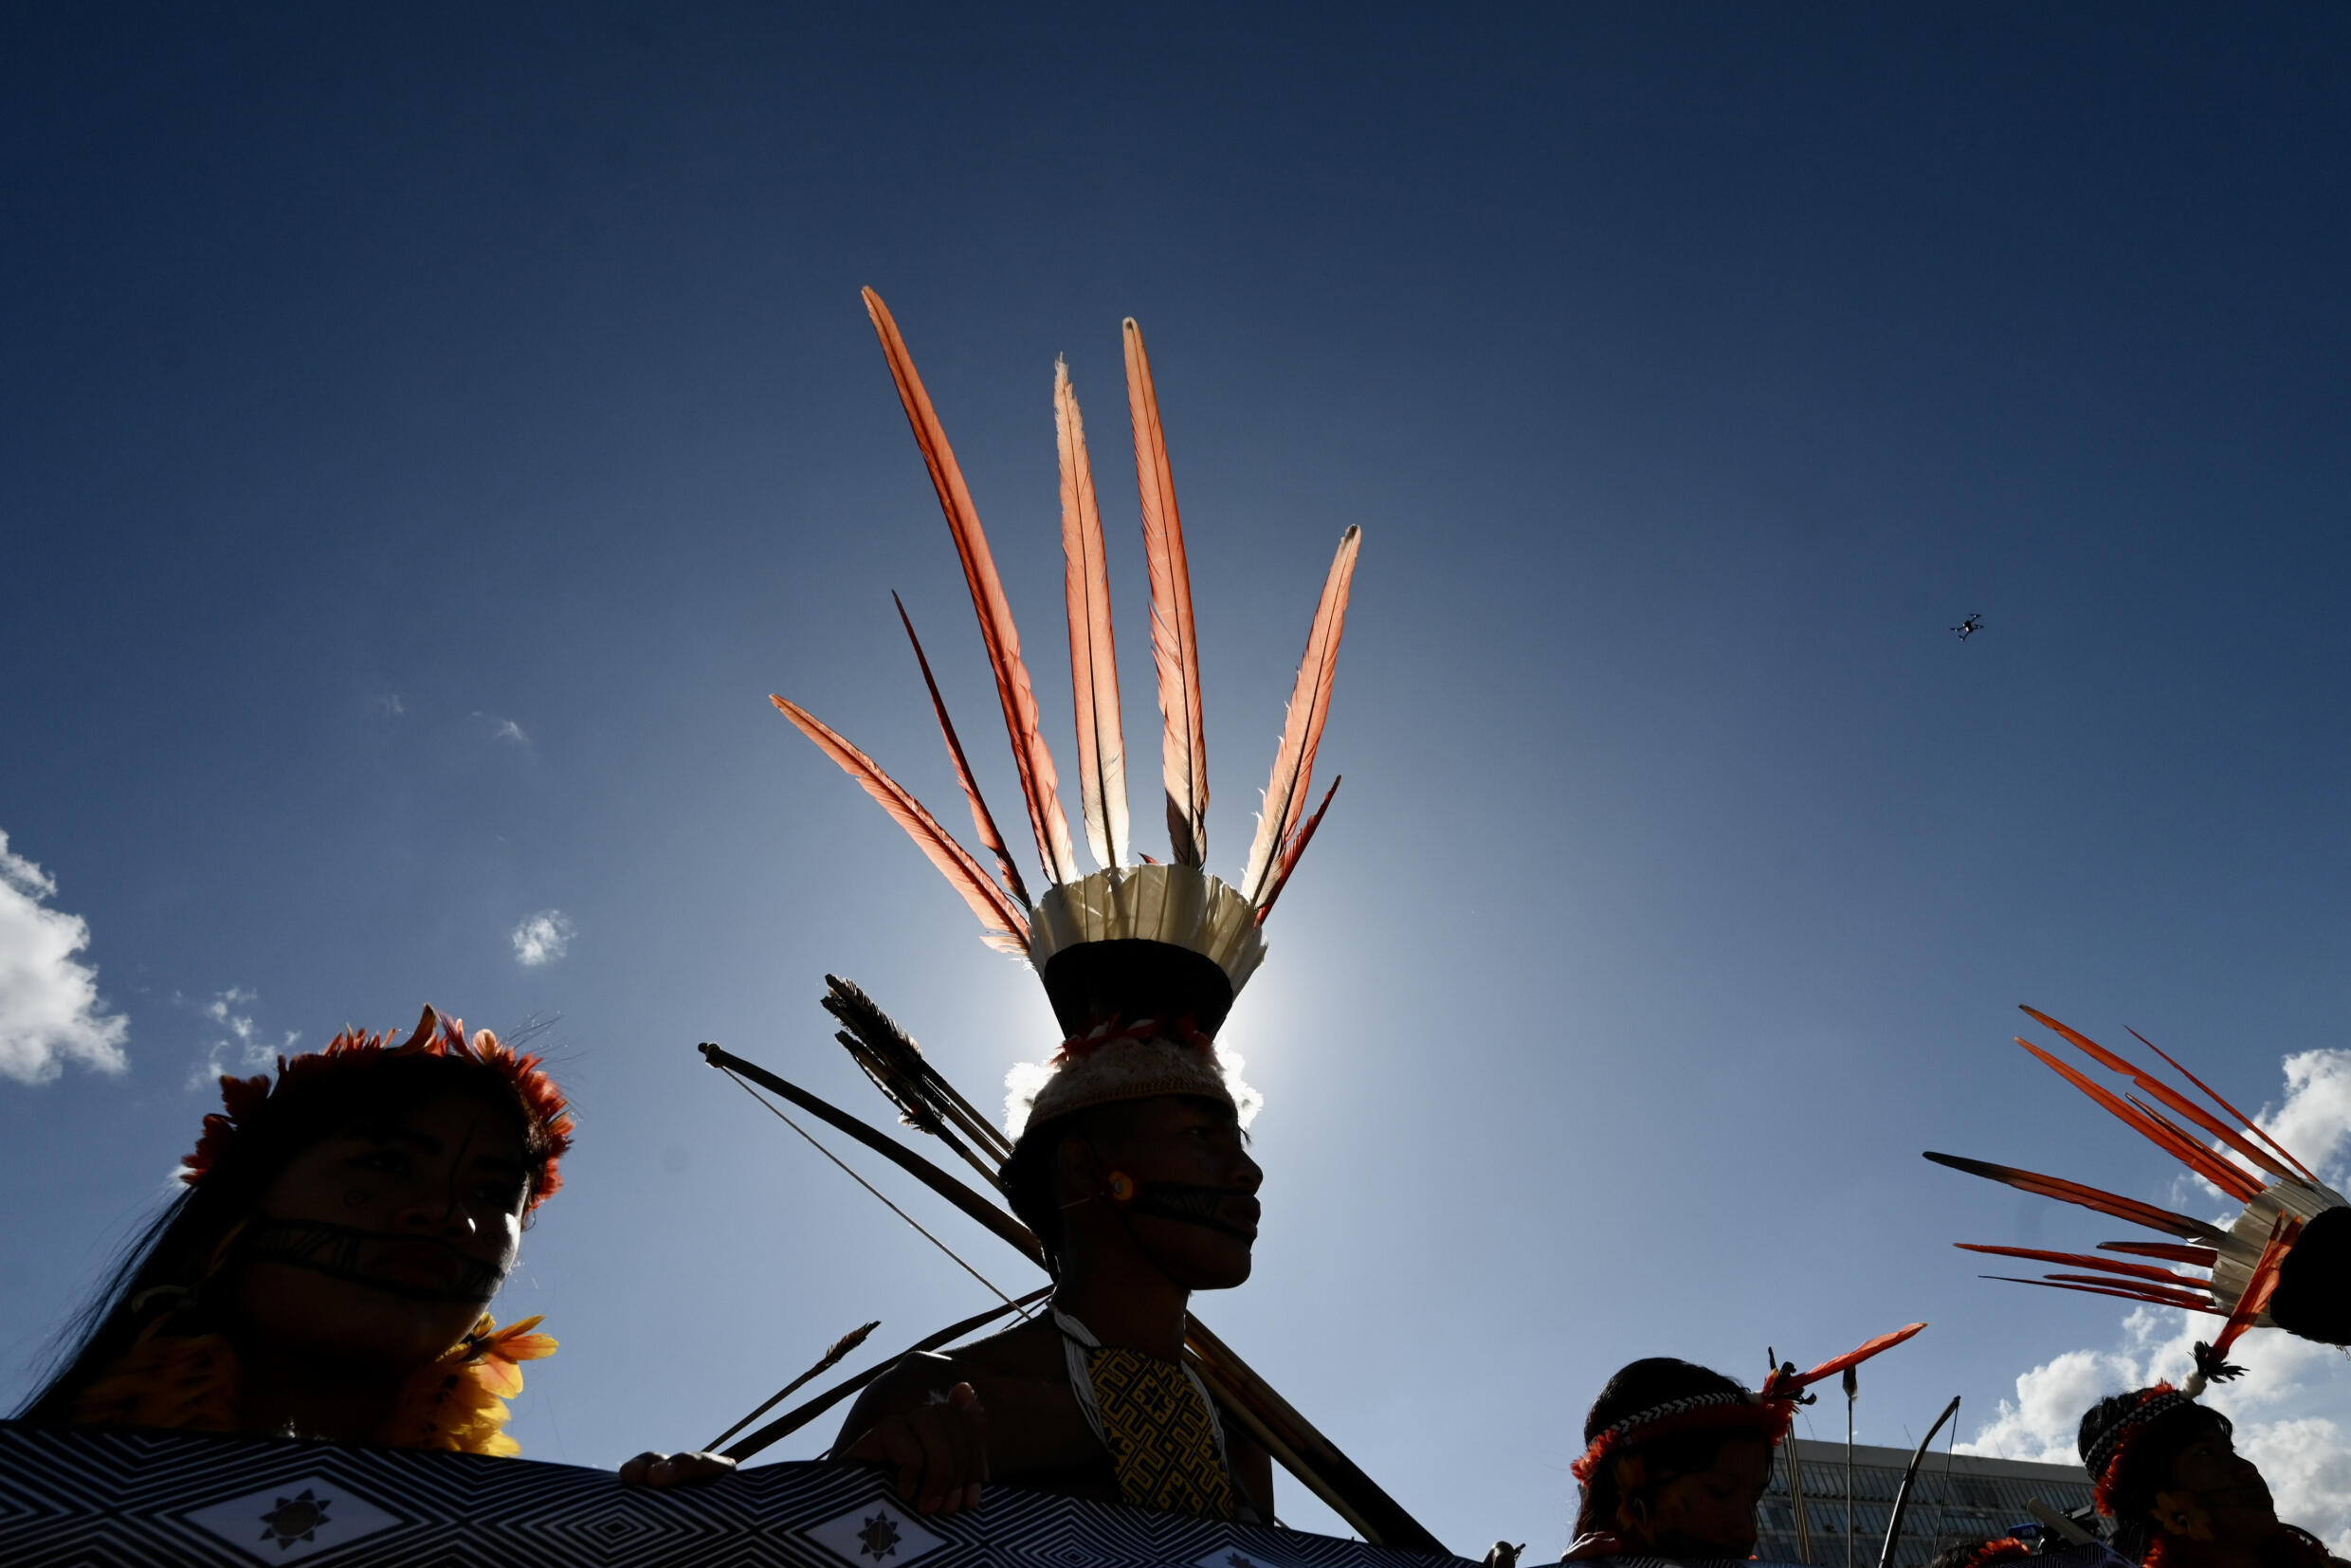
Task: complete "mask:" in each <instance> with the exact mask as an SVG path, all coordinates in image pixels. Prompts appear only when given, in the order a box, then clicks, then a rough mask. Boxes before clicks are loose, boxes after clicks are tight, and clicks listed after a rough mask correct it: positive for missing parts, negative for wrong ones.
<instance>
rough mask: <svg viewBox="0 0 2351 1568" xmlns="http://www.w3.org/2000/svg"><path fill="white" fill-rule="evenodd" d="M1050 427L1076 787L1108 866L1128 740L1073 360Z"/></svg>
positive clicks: (1058, 389)
mask: <svg viewBox="0 0 2351 1568" xmlns="http://www.w3.org/2000/svg"><path fill="white" fill-rule="evenodd" d="M1053 433H1054V436H1055V438H1056V440H1057V444H1058V445H1059V447H1060V448H1061V550H1062V556H1063V558H1064V561H1065V563H1066V571H1065V588H1066V595H1067V598H1068V602H1069V685H1070V689H1071V692H1072V694H1073V695H1074V697H1075V699H1076V703H1077V714H1078V792H1079V797H1080V799H1081V800H1082V801H1083V802H1084V808H1085V843H1086V847H1087V848H1090V849H1092V850H1093V851H1094V859H1095V860H1096V861H1098V862H1100V863H1101V865H1102V866H1103V869H1104V870H1107V869H1109V868H1110V867H1112V866H1122V865H1124V864H1125V863H1126V743H1125V740H1124V739H1123V738H1122V737H1121V734H1120V729H1119V655H1118V643H1117V641H1116V639H1114V638H1113V637H1112V636H1111V632H1110V566H1109V562H1108V560H1107V559H1106V558H1105V556H1104V555H1103V526H1102V510H1101V508H1100V507H1098V506H1097V505H1095V503H1094V465H1093V464H1092V463H1091V462H1090V461H1088V460H1087V458H1086V455H1085V421H1084V418H1082V417H1081V416H1080V414H1079V412H1078V393H1077V389H1076V388H1074V387H1072V386H1071V385H1070V384H1069V367H1068V365H1067V364H1066V363H1065V362H1063V361H1062V360H1059V359H1056V360H1054V361H1053Z"/></svg>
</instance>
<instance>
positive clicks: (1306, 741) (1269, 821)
mask: <svg viewBox="0 0 2351 1568" xmlns="http://www.w3.org/2000/svg"><path fill="white" fill-rule="evenodd" d="M1362 540H1363V531H1362V530H1361V529H1359V528H1358V527H1356V526H1354V525H1353V524H1349V525H1348V528H1347V531H1346V532H1345V533H1344V534H1342V535H1340V538H1339V552H1338V554H1337V555H1335V556H1332V557H1331V570H1330V573H1329V574H1328V575H1326V576H1325V577H1324V578H1323V579H1322V597H1321V600H1320V601H1319V602H1318V603H1317V604H1316V605H1315V609H1314V623H1313V625H1312V627H1311V628H1310V629H1308V631H1307V633H1306V651H1305V653H1304V654H1303V655H1302V656H1301V657H1300V659H1299V661H1298V680H1297V683H1296V684H1294V685H1293V686H1292V687H1291V689H1290V704H1289V711H1288V713H1287V714H1286V715H1285V716H1284V719H1283V722H1282V744H1281V745H1280V746H1279V747H1278V748H1276V750H1275V751H1274V754H1273V774H1272V776H1271V777H1269V778H1268V779H1267V781H1266V799H1265V806H1264V810H1263V811H1262V813H1261V814H1260V815H1259V817H1258V819H1257V841H1256V843H1254V844H1252V845H1250V846H1249V856H1248V868H1247V869H1246V870H1244V871H1243V872H1242V873H1241V896H1242V897H1243V898H1245V899H1248V901H1249V902H1250V903H1263V902H1264V900H1265V896H1266V893H1267V889H1268V887H1269V886H1270V885H1271V881H1272V878H1273V875H1274V873H1275V872H1276V870H1278V869H1279V865H1278V863H1279V861H1280V859H1281V853H1282V849H1283V848H1284V846H1285V844H1286V843H1287V842H1288V840H1289V837H1290V834H1291V833H1292V832H1293V831H1295V830H1296V829H1297V827H1298V818H1299V814H1300V813H1301V812H1302V811H1304V810H1305V806H1306V800H1307V792H1308V790H1309V789H1310V788H1311V787H1312V785H1313V783H1314V756H1315V751H1316V749H1317V748H1318V747H1320V746H1321V743H1322V726H1323V724H1324V723H1325V722H1326V721H1328V720H1329V718H1330V712H1331V684H1332V682H1333V680H1334V679H1336V677H1337V676H1338V673H1339V640H1340V636H1341V634H1343V633H1344V631H1345V630H1346V626H1347V593H1348V591H1349V589H1350V588H1352V587H1353V586H1354V582H1355V561H1356V555H1357V553H1358V550H1359V548H1360V547H1361V544H1362Z"/></svg>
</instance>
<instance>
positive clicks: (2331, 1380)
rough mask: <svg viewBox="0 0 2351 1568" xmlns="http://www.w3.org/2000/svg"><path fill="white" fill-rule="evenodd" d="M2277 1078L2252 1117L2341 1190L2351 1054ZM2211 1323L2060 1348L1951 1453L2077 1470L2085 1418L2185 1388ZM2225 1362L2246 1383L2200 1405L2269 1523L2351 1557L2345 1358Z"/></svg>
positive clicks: (2281, 1355) (2312, 1058)
mask: <svg viewBox="0 0 2351 1568" xmlns="http://www.w3.org/2000/svg"><path fill="white" fill-rule="evenodd" d="M2285 1070H2286V1096H2285V1099H2284V1100H2283V1102H2282V1103H2278V1104H2276V1105H2274V1106H2265V1107H2263V1109H2262V1112H2261V1114H2260V1115H2259V1116H2257V1117H2255V1118H2254V1120H2255V1121H2258V1122H2260V1123H2261V1125H2262V1126H2264V1127H2266V1128H2268V1129H2269V1131H2270V1132H2271V1133H2272V1134H2274V1135H2275V1136H2276V1138H2277V1140H2278V1141H2279V1142H2281V1143H2283V1144H2285V1145H2286V1147H2287V1148H2289V1149H2291V1150H2293V1151H2294V1153H2295V1154H2296V1155H2298V1156H2299V1157H2301V1158H2302V1159H2303V1160H2304V1162H2305V1163H2306V1164H2308V1165H2309V1166H2310V1168H2311V1169H2312V1170H2315V1171H2317V1172H2318V1173H2319V1174H2320V1175H2321V1176H2324V1178H2326V1180H2327V1181H2328V1183H2329V1184H2330V1185H2332V1186H2336V1187H2341V1186H2342V1185H2344V1173H2343V1171H2342V1169H2341V1168H2340V1160H2341V1158H2342V1156H2343V1155H2344V1154H2346V1153H2351V1150H2347V1149H2346V1140H2351V1050H2310V1051H2302V1052H2299V1053H2297V1054H2296V1055H2293V1056H2288V1057H2287V1058H2286V1061H2285ZM2216 1326H2217V1324H2216V1323H2215V1322H2214V1321H2213V1320H2210V1319H2206V1318H2203V1317H2200V1316H2199V1317H2196V1318H2194V1319H2190V1318H2189V1316H2188V1315H2187V1314H2184V1313H2171V1312H2163V1311H2160V1310H2159V1309H2156V1308H2151V1307H2141V1308H2138V1309H2137V1310H2135V1311H2133V1312H2132V1313H2131V1314H2130V1316H2128V1317H2127V1318H2125V1319H2123V1322H2122V1324H2121V1336H2120V1339H2119V1340H2118V1341H2117V1342H2116V1343H2115V1344H2114V1345H2113V1346H2112V1347H2111V1348H2109V1349H2105V1350H2097V1349H2085V1350H2071V1351H2068V1352H2066V1353H2065V1354H2064V1355H2062V1356H2059V1357H2056V1358H2053V1359H2051V1360H2049V1361H2046V1362H2044V1363H2042V1364H2041V1365H2039V1366H2036V1367H2034V1368H2032V1370H2031V1371H2030V1372H2026V1373H2022V1374H2020V1375H2019V1376H2018V1377H2017V1378H2016V1397H2015V1398H2014V1399H2013V1400H2011V1399H2003V1400H2001V1401H2000V1403H1999V1408H1998V1411H1997V1413H1996V1415H1995V1416H1994V1418H1993V1419H1992V1420H1991V1421H1990V1422H1988V1423H1986V1424H1985V1425H1984V1426H1983V1427H1982V1428H1980V1429H1979V1430H1978V1431H1977V1433H1976V1435H1975V1437H1974V1438H1973V1439H1972V1440H1970V1441H1968V1442H1964V1443H1961V1444H1959V1451H1961V1452H1963V1453H1979V1454H1992V1455H2005V1456H2007V1457H2008V1458H2011V1459H2039V1460H2046V1461H2049V1462H2051V1463H2057V1464H2076V1463H2078V1462H2079V1460H2078V1458H2077V1455H2076V1452H2075V1448H2074V1443H2075V1436H2076V1433H2077V1431H2078V1429H2079V1426H2080V1423H2081V1419H2082V1413H2083V1412H2084V1411H2086V1410H2087V1409H2089V1407H2090V1406H2091V1405H2093V1404H2095V1403H2096V1402H2097V1401H2098V1400H2099V1399H2101V1398H2103V1397H2105V1395H2109V1394H2120V1393H2122V1392H2123V1391H2124V1390H2126V1389H2134V1388H2144V1387H2146V1386H2147V1385H2149V1384H2150V1383H2153V1382H2155V1381H2156V1380H2157V1379H2159V1378H2168V1379H2170V1380H2171V1381H2172V1382H2175V1383H2178V1382H2180V1381H2183V1380H2184V1379H2185V1378H2186V1377H2187V1376H2188V1374H2189V1372H2190V1371H2191V1370H2192V1369H2193V1365H2194V1363H2193V1360H2192V1358H2191V1354H2192V1350H2193V1347H2194V1345H2195V1343H2196V1340H2198V1339H2210V1338H2211V1337H2212V1333H2213V1330H2214V1327H2216ZM2229 1358H2230V1359H2231V1360H2233V1361H2235V1362H2237V1363H2239V1364H2240V1365H2242V1366H2243V1367H2244V1368H2245V1369H2246V1375H2245V1376H2244V1377H2241V1378H2238V1379H2236V1380H2235V1381H2233V1382H2227V1383H2215V1384H2214V1385H2213V1386H2212V1387H2211V1388H2210V1389H2208V1390H2207V1391H2206V1392H2205V1394H2204V1402H2205V1403H2206V1404H2208V1405H2211V1406H2212V1407H2213V1408H2214V1410H2217V1411H2219V1412H2221V1413H2223V1414H2225V1415H2227V1416H2228V1417H2229V1419H2230V1420H2232V1421H2233V1422H2234V1423H2236V1444H2237V1448H2238V1449H2239V1450H2241V1451H2242V1452H2244V1453H2245V1454H2247V1455H2248V1456H2249V1457H2251V1459H2252V1461H2253V1463H2254V1464H2256V1465H2258V1466H2260V1467H2261V1473H2262V1475H2263V1476H2264V1477H2266V1478H2267V1479H2268V1481H2269V1490H2270V1491H2271V1492H2272V1493H2273V1494H2275V1496H2276V1498H2277V1511H2278V1517H2279V1518H2280V1519H2283V1520H2286V1521H2287V1522H2290V1523H2294V1524H2299V1525H2301V1526H2302V1527H2303V1528H2304V1529H2305V1530H2308V1531H2310V1532H2311V1533H2312V1534H2314V1535H2316V1536H2318V1537H2320V1538H2321V1539H2322V1540H2324V1541H2327V1542H2328V1544H2329V1546H2330V1548H2331V1549H2332V1550H2333V1551H2334V1552H2335V1554H2336V1555H2337V1556H2344V1555H2351V1431H2345V1430H2344V1428H2343V1426H2342V1424H2340V1423H2339V1422H2338V1421H2337V1420H2336V1419H2335V1416H2336V1414H2338V1413H2341V1412H2342V1411H2343V1410H2344V1409H2345V1408H2347V1407H2351V1359H2346V1358H2345V1357H2344V1355H2343V1354H2342V1352H2339V1351H2337V1350H2335V1349H2333V1348H2332V1347H2330V1346H2327V1345H2320V1344H2312V1343H2310V1342H2309V1341H2307V1340H2297V1339H2294V1338H2292V1337H2291V1336H2289V1335H2287V1334H2284V1333H2280V1332H2279V1331H2277V1330H2275V1329H2256V1330H2254V1331H2253V1332H2252V1333H2251V1334H2249V1335H2247V1336H2246V1337H2245V1338H2244V1339H2242V1340H2238V1341H2237V1343H2236V1346H2235V1348H2234V1349H2233V1350H2232V1351H2231V1352H2230V1354H2229Z"/></svg>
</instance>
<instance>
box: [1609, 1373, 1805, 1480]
mask: <svg viewBox="0 0 2351 1568" xmlns="http://www.w3.org/2000/svg"><path fill="white" fill-rule="evenodd" d="M1794 1418H1795V1401H1794V1400H1791V1399H1766V1398H1764V1397H1762V1396H1761V1395H1755V1394H1749V1393H1747V1392H1746V1391H1745V1390H1743V1389H1742V1390H1740V1391H1738V1392H1736V1393H1733V1392H1731V1391H1729V1390H1724V1391H1722V1392H1721V1393H1718V1394H1693V1395H1687V1396H1686V1397H1685V1398H1680V1399H1668V1400H1667V1401H1666V1402H1665V1403H1664V1404H1662V1405H1651V1406H1650V1407H1649V1409H1647V1410H1644V1411H1637V1412H1635V1413H1632V1414H1631V1415H1628V1416H1626V1417H1625V1418H1624V1419H1623V1420H1621V1421H1618V1422H1615V1423H1614V1424H1613V1425H1611V1426H1608V1427H1604V1428H1602V1429H1601V1430H1600V1431H1598V1432H1596V1433H1595V1434H1594V1435H1593V1439H1592V1445H1591V1447H1589V1448H1587V1449H1584V1455H1583V1457H1582V1458H1581V1459H1578V1460H1576V1463H1575V1464H1574V1465H1572V1466H1570V1467H1569V1468H1568V1473H1570V1474H1571V1475H1573V1476H1575V1478H1576V1481H1577V1482H1578V1483H1579V1484H1580V1483H1582V1482H1586V1481H1589V1480H1591V1479H1592V1477H1593V1475H1594V1474H1595V1472H1596V1471H1597V1470H1598V1469H1599V1468H1600V1466H1601V1465H1602V1464H1603V1463H1605V1462H1606V1461H1607V1459H1608V1457H1609V1455H1610V1454H1612V1453H1614V1452H1616V1451H1618V1450H1619V1449H1628V1448H1632V1447H1635V1446H1637V1445H1639V1444H1642V1443H1647V1442H1651V1441H1653V1440H1655V1439H1657V1438H1660V1437H1670V1436H1672V1435H1674V1434H1675V1433H1677V1432H1683V1431H1704V1430H1707V1429H1710V1428H1722V1429H1729V1430H1737V1429H1740V1428H1745V1429H1748V1430H1750V1431H1755V1432H1756V1433H1758V1434H1759V1435H1760V1436H1762V1437H1765V1438H1767V1439H1769V1440H1770V1441H1771V1442H1773V1443H1777V1442H1778V1441H1779V1440H1780V1438H1782V1437H1784V1436H1786V1435H1787V1431H1788V1423H1789V1422H1790V1421H1791V1420H1793V1419H1794Z"/></svg>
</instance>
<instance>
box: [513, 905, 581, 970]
mask: <svg viewBox="0 0 2351 1568" xmlns="http://www.w3.org/2000/svg"><path fill="white" fill-rule="evenodd" d="M573 931H574V927H573V925H572V920H571V917H570V916H568V915H566V914H565V913H564V912H563V911H562V910H560V909H542V910H540V911H539V912H538V914H536V915H530V916H526V917H524V919H523V921H522V923H521V924H520V925H518V926H516V927H515V928H514V950H515V962H517V963H519V964H520V965H522V967H523V968H525V969H537V968H538V966H539V965H540V964H551V963H554V962H555V961H556V959H557V958H560V957H563V955H564V954H566V953H568V952H570V951H571V949H572V936H573Z"/></svg>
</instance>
